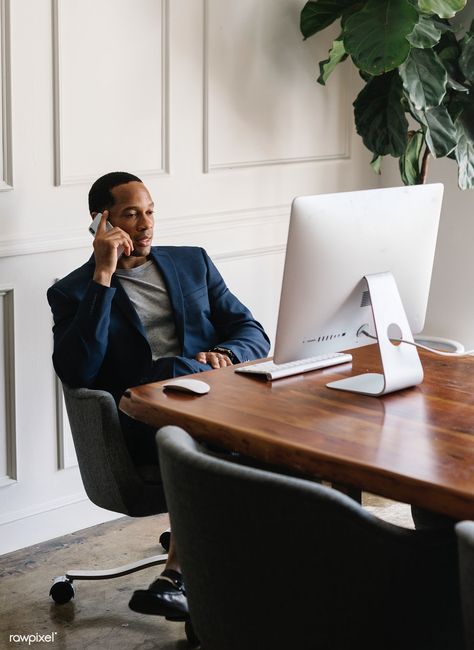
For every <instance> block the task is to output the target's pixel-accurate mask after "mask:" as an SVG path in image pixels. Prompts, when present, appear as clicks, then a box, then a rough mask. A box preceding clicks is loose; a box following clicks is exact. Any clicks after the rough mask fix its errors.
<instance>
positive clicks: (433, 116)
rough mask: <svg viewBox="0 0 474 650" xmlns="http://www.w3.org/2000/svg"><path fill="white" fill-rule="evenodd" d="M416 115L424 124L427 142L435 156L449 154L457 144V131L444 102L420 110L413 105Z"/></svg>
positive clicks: (440, 156)
mask: <svg viewBox="0 0 474 650" xmlns="http://www.w3.org/2000/svg"><path fill="white" fill-rule="evenodd" d="M412 113H413V115H414V117H415V118H416V119H417V120H418V122H419V123H420V124H422V125H423V126H424V127H425V128H424V133H425V140H426V144H427V145H428V148H429V150H430V151H431V153H432V154H433V156H434V157H435V158H442V157H443V156H447V155H449V154H450V153H451V151H453V150H454V148H455V146H456V144H457V131H456V127H455V126H454V124H453V121H452V119H451V116H450V115H449V113H448V110H447V108H446V106H444V104H441V105H440V106H435V107H434V108H429V109H427V110H421V111H418V110H417V109H416V108H415V107H414V106H412Z"/></svg>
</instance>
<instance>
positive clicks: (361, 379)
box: [327, 273, 423, 396]
mask: <svg viewBox="0 0 474 650" xmlns="http://www.w3.org/2000/svg"><path fill="white" fill-rule="evenodd" d="M365 280H366V282H367V287H368V290H369V294H370V302H371V304H372V313H373V316H374V323H375V331H376V336H377V339H378V346H379V351H380V358H381V360H382V368H383V374H380V373H367V374H363V375H357V376H356V377H348V378H347V379H341V380H339V381H333V382H331V383H330V384H327V386H328V388H335V389H336V390H346V391H351V392H353V393H362V394H363V395H374V396H379V395H386V394H387V393H393V392H394V391H396V390H401V389H402V388H409V387H410V386H417V385H418V384H421V382H422V381H423V368H422V366H421V361H420V357H419V356H418V352H417V350H416V348H415V347H414V346H412V345H404V344H403V343H400V344H397V343H392V342H391V341H390V338H389V336H392V337H395V338H401V339H404V340H405V341H413V335H412V333H411V330H410V326H409V324H408V319H407V316H406V313H405V310H404V308H403V304H402V300H401V298H400V294H399V292H398V288H397V283H396V282H395V278H394V277H393V275H392V274H391V273H375V274H373V275H366V276H365ZM393 330H398V335H395V336H394V333H393Z"/></svg>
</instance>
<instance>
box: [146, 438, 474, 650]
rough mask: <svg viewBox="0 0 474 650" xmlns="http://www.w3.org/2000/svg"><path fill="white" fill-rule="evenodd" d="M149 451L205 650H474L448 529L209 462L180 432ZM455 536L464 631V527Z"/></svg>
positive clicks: (468, 557)
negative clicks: (402, 522) (411, 523)
mask: <svg viewBox="0 0 474 650" xmlns="http://www.w3.org/2000/svg"><path fill="white" fill-rule="evenodd" d="M157 443H158V447H159V455H160V466H161V473H162V477H163V482H164V486H165V492H166V499H167V503H168V507H169V512H170V518H171V525H172V529H173V533H174V535H175V540H176V545H177V551H178V554H179V557H180V560H181V563H182V569H183V575H184V580H185V584H186V593H187V596H188V603H189V608H190V613H191V621H192V626H193V628H194V631H195V633H196V636H197V638H199V639H200V640H201V644H202V648H203V649H204V650H242V649H243V648H245V650H265V649H268V650H280V649H281V650H288V649H289V648H297V649H298V650H316V649H317V650H349V649H350V648H356V647H357V648H359V647H360V648H364V650H381V649H383V650H461V648H464V647H466V648H473V647H474V645H470V646H467V645H466V646H464V640H463V636H464V635H463V621H462V613H461V597H460V581H459V571H458V550H457V539H456V534H455V532H454V529H452V528H451V529H450V530H444V531H436V532H435V531H426V530H424V531H415V530H409V529H405V528H401V527H398V526H394V525H392V524H389V523H386V522H384V521H382V520H380V519H378V518H377V517H375V516H373V515H372V514H370V513H368V512H367V511H365V510H364V509H363V508H362V507H361V506H359V505H358V504H357V503H355V502H354V501H353V500H352V499H350V498H348V497H347V496H345V495H343V494H341V493H339V492H338V491H336V490H332V489H330V488H327V487H324V486H322V485H319V484H317V483H312V482H310V481H306V480H302V479H297V478H292V477H288V476H285V475H282V474H276V473H273V472H269V471H263V470H260V469H255V468H251V467H246V466H242V465H239V464H234V463H232V462H229V461H228V460H225V459H223V458H220V457H215V456H213V455H211V454H210V453H209V452H208V451H206V450H205V449H204V448H202V447H201V446H200V445H198V444H197V443H196V442H195V441H193V440H192V439H191V438H190V437H189V436H188V434H187V433H185V432H184V431H183V430H182V429H179V428H177V427H164V428H163V429H160V431H159V432H158V434H157ZM459 538H460V540H461V543H460V551H461V567H462V580H461V591H462V593H463V597H464V596H466V598H465V600H464V601H463V603H464V606H465V617H466V618H465V620H466V625H472V623H473V615H472V608H473V600H474V596H473V591H474V589H473V576H474V560H473V557H474V552H473V547H474V542H473V540H474V534H473V524H472V523H471V522H465V523H463V524H461V525H460V527H459ZM281 540H284V546H283V545H282V542H281ZM285 551H286V557H285ZM196 558H199V561H197V560H196ZM469 633H470V634H471V637H470V638H471V639H472V630H471V631H470V632H469ZM188 638H189V636H188Z"/></svg>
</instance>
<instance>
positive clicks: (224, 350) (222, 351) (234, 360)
mask: <svg viewBox="0 0 474 650" xmlns="http://www.w3.org/2000/svg"><path fill="white" fill-rule="evenodd" d="M209 352H220V354H226V355H227V356H228V357H229V359H230V360H231V362H232V363H233V364H234V363H239V360H238V359H237V357H236V356H235V354H234V353H233V352H232V350H229V348H221V347H220V346H219V345H218V346H216V347H215V348H212V350H209Z"/></svg>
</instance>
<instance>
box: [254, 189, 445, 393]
mask: <svg viewBox="0 0 474 650" xmlns="http://www.w3.org/2000/svg"><path fill="white" fill-rule="evenodd" d="M442 196H443V186H442V185H441V184H439V183H438V184H429V185H415V186H407V187H394V188H383V189H373V190H361V191H355V192H341V193H337V194H323V195H316V196H303V197H297V198H296V199H295V200H294V201H293V204H292V208H291V217H290V227H289V232H288V243H287V249H286V258H285V267H284V273H283V284H282V290H281V298H280V308H279V314H278V325H277V333H276V341H275V354H274V363H275V364H277V365H281V364H286V363H288V362H289V363H292V364H294V367H295V368H297V367H298V364H297V363H295V362H297V361H298V360H301V359H307V358H315V357H316V358H317V357H319V356H320V355H325V356H326V357H327V358H328V359H336V360H335V361H331V363H328V364H326V365H331V364H332V363H338V362H341V361H345V360H348V359H350V357H348V356H347V355H346V356H344V357H342V358H339V360H338V357H337V356H334V355H335V353H341V352H342V351H345V350H349V349H353V348H357V347H360V346H363V345H370V344H373V343H375V342H378V345H379V348H380V353H381V358H382V365H383V370H384V372H383V373H382V374H380V373H367V374H364V375H360V376H358V377H350V378H348V379H344V380H341V381H340V382H333V383H331V384H329V386H330V387H331V388H335V389H342V390H351V391H355V392H361V393H365V394H369V395H382V394H385V393H388V392H392V391H394V390H399V389H401V388H405V387H408V386H414V385H416V384H419V383H420V382H421V381H422V380H423V370H422V367H421V363H420V361H419V357H418V353H417V351H416V348H415V347H413V346H411V345H405V344H404V343H400V344H398V343H395V342H394V339H403V340H404V341H407V342H411V343H413V334H416V333H418V332H420V331H421V330H422V328H423V325H424V321H425V315H426V307H427V303H428V295H429V288H430V282H431V272H432V267H433V260H434V254H435V247H436V238H437V232H438V223H439V217H440V211H441V203H442ZM369 336H370V337H369ZM256 366H258V364H256ZM253 367H255V366H253ZM249 369H250V367H249ZM242 371H244V372H245V371H246V369H245V368H243V369H242ZM257 372H258V371H257ZM295 372H296V371H295ZM293 374H294V373H293ZM276 376H278V375H276Z"/></svg>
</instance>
